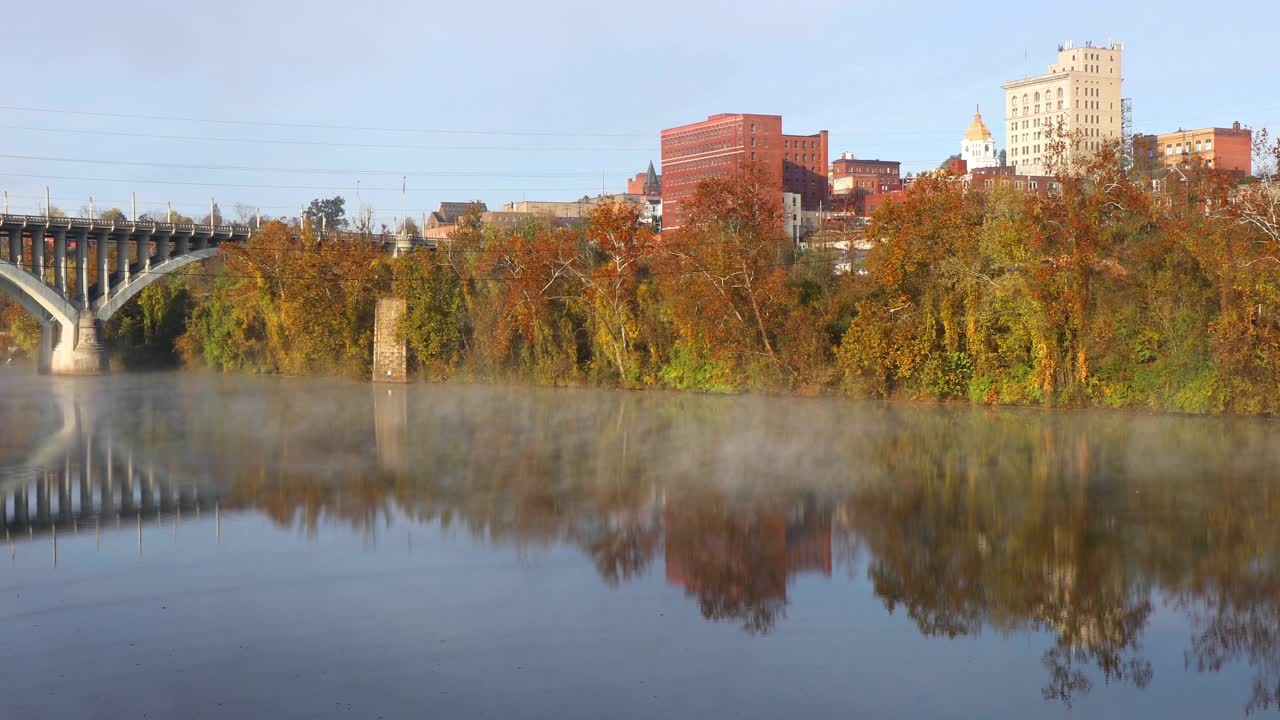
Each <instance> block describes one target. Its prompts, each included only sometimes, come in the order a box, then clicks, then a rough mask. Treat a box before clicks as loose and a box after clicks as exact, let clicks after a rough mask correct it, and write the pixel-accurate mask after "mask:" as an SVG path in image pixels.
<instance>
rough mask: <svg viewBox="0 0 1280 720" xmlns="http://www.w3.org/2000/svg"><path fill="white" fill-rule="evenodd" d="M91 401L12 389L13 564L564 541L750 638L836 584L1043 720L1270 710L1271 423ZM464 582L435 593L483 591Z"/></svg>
mask: <svg viewBox="0 0 1280 720" xmlns="http://www.w3.org/2000/svg"><path fill="white" fill-rule="evenodd" d="M113 380H120V382H118V383H112V384H103V383H74V382H62V381H49V380H47V379H44V380H41V382H44V383H46V384H45V385H40V386H37V387H35V388H34V389H33V390H32V391H31V393H30V394H31V397H28V398H26V399H23V398H22V397H21V395H22V391H21V389H19V388H13V387H10V388H7V390H8V391H10V395H9V396H8V397H10V398H12V399H13V402H11V403H7V404H5V405H4V406H0V427H5V428H7V429H8V432H7V433H6V435H5V436H4V439H3V441H0V442H2V443H3V444H0V492H2V493H3V497H4V499H5V502H4V517H3V522H4V527H5V530H6V532H7V533H8V535H9V537H10V541H11V542H12V543H15V544H17V545H20V544H21V543H24V542H31V541H33V540H40V541H42V542H50V543H52V542H53V538H54V535H55V532H56V534H57V535H58V536H65V534H67V533H74V532H76V531H77V529H78V530H79V531H80V532H81V533H83V532H85V529H86V527H89V526H90V525H92V526H93V527H101V528H102V529H103V531H104V532H106V531H107V530H108V529H111V528H114V527H115V526H116V525H119V526H120V528H121V530H120V532H121V533H125V532H128V529H129V527H130V526H134V527H140V526H143V525H146V524H147V523H149V522H151V521H152V520H153V518H161V519H162V521H164V522H169V521H170V520H172V522H173V523H174V526H175V528H176V524H177V522H178V521H179V519H185V518H187V517H193V516H197V515H198V516H200V517H202V518H207V517H208V514H209V513H213V514H214V515H215V517H219V518H220V516H221V514H224V513H228V512H241V511H244V512H250V511H251V512H256V513H259V514H260V515H261V516H264V517H265V518H268V519H270V521H271V522H272V523H274V525H275V526H276V527H278V528H283V529H287V530H290V531H295V532H294V534H302V535H305V536H306V537H307V538H313V537H315V535H316V534H317V533H318V532H319V531H320V529H326V530H330V531H332V530H336V529H340V528H349V529H351V530H354V531H355V532H356V534H358V535H363V536H364V537H376V534H377V533H385V532H387V531H388V529H389V528H390V527H391V526H392V525H393V524H396V523H402V524H404V525H408V526H409V527H411V528H413V532H414V533H417V528H418V527H420V526H427V527H431V528H437V529H443V530H446V531H447V532H445V533H443V535H444V536H446V537H445V539H443V540H441V542H442V543H455V544H456V545H467V544H469V545H470V546H474V547H467V548H464V549H466V550H468V551H471V550H475V552H476V554H471V555H468V556H467V557H469V558H470V559H472V560H475V559H476V558H477V557H479V554H480V553H481V552H500V551H501V550H500V548H511V547H515V548H519V549H521V550H523V549H525V548H537V547H555V548H571V549H573V551H574V552H576V553H577V554H578V556H579V557H581V558H583V559H585V561H586V562H588V563H590V566H591V567H592V568H593V570H594V573H595V574H596V575H598V577H599V578H600V580H602V581H603V582H604V583H606V584H607V585H609V586H611V587H618V588H621V587H625V586H626V585H627V584H629V583H637V584H641V583H664V584H665V585H666V586H667V587H668V588H670V589H673V590H676V591H677V592H678V593H679V595H677V598H679V597H683V598H685V599H686V600H685V601H686V602H688V603H690V604H692V605H693V606H694V607H696V608H697V611H698V612H699V614H700V615H701V616H702V617H703V618H705V619H707V620H709V621H716V622H725V623H729V624H733V625H737V626H739V627H741V628H743V629H744V630H745V631H746V632H748V633H751V634H753V635H763V634H767V633H772V632H775V631H778V630H780V629H781V627H782V626H783V624H784V621H785V620H786V612H787V610H788V608H789V607H791V606H792V603H794V604H795V605H797V606H800V607H801V608H802V609H803V612H804V613H808V614H809V621H810V622H812V619H813V617H814V613H818V614H821V613H822V612H824V611H825V612H843V611H844V610H836V611H833V610H832V607H831V605H832V604H831V603H826V604H825V606H826V607H825V609H824V608H823V607H822V606H823V605H824V603H822V602H816V603H815V602H813V599H814V597H815V595H822V594H823V593H829V592H831V588H830V586H832V585H835V584H836V583H839V582H860V583H861V586H860V589H861V590H864V591H865V592H866V593H868V594H871V595H874V596H875V599H876V601H877V602H875V603H873V607H874V608H875V612H881V613H884V612H887V613H890V614H895V615H896V618H895V621H902V622H899V623H898V625H897V629H896V630H894V631H895V632H901V631H903V628H907V629H910V630H912V631H913V632H914V633H916V634H918V635H921V636H924V637H929V638H938V639H940V640H941V639H946V640H951V639H957V638H963V637H977V636H981V635H984V634H986V635H987V637H988V639H991V640H993V641H994V642H1004V640H1003V639H1002V638H1003V637H1004V636H1010V635H1012V636H1018V637H1027V638H1031V640H1030V642H1031V643H1033V645H1034V646H1035V648H1036V649H1037V650H1038V651H1042V655H1041V658H1040V663H1041V665H1043V668H1044V673H1045V674H1044V676H1043V677H1042V678H1041V680H1042V682H1043V685H1042V687H1041V688H1040V692H1041V693H1042V694H1043V696H1044V697H1045V698H1047V699H1051V700H1057V701H1060V702H1063V703H1067V704H1070V703H1071V702H1073V701H1075V700H1078V699H1080V698H1082V697H1083V696H1086V695H1088V694H1089V692H1090V689H1091V688H1092V687H1096V686H1098V685H1101V684H1103V683H1106V684H1111V685H1129V686H1132V687H1134V688H1140V689H1147V688H1149V687H1152V686H1153V684H1156V683H1158V682H1160V681H1159V680H1157V679H1156V678H1155V675H1154V673H1155V671H1156V668H1157V667H1160V665H1159V664H1158V663H1157V662H1153V660H1154V661H1162V660H1168V658H1167V657H1165V656H1164V655H1162V653H1163V654H1167V653H1168V652H1169V648H1170V647H1172V648H1174V650H1173V654H1174V655H1176V657H1175V658H1174V663H1175V664H1176V665H1182V664H1183V663H1186V665H1187V667H1190V668H1196V669H1204V670H1209V671H1217V670H1220V669H1222V668H1224V667H1226V666H1229V665H1230V664H1232V663H1236V664H1247V665H1248V666H1250V669H1251V672H1252V673H1253V674H1254V676H1255V679H1254V681H1253V683H1254V684H1253V691H1252V694H1251V695H1250V696H1249V697H1247V698H1242V699H1241V702H1240V704H1244V703H1245V702H1247V703H1248V706H1249V707H1250V708H1252V709H1255V710H1257V709H1269V708H1272V707H1275V706H1276V704H1277V701H1280V557H1278V556H1277V555H1276V553H1275V548H1277V547H1280V523H1276V522H1275V520H1276V518H1278V517H1280V492H1276V488H1277V484H1276V481H1275V476H1274V467H1276V466H1277V465H1278V464H1280V442H1278V441H1277V438H1278V437H1280V427H1278V426H1276V425H1274V424H1272V423H1264V422H1253V421H1250V422H1240V423H1235V422H1228V421H1213V422H1212V423H1210V422H1206V421H1203V420H1197V419H1190V418H1173V417H1157V418H1150V417H1141V416H1127V415H1126V416H1114V415H1108V416H1105V417H1102V416H1093V415H1090V414H1086V413H1079V414H1077V413H1061V414H1057V413H1024V412H1019V411H1011V412H1000V413H992V412H989V411H986V410H970V409H954V408H918V407H911V406H892V407H889V408H883V407H878V406H876V407H872V406H861V405H853V404H838V403H830V404H828V403H821V402H813V403H804V402H801V401H791V400H777V399H760V398H732V399H730V398H700V397H693V396H675V397H673V396H668V395H665V394H650V395H645V394H640V393H596V392H577V391H572V392H570V391H549V390H525V389H511V388H486V387H454V386H445V387H439V386H434V387H432V386H377V387H369V386H367V385H362V384H354V383H347V384H343V383H337V382H333V383H330V384H327V385H325V386H324V389H325V392H324V393H315V392H314V391H313V390H312V385H311V384H310V381H308V383H307V384H303V383H301V382H296V383H295V382H292V381H279V382H277V381H266V380H256V379H252V380H251V379H244V378H240V379H235V380H223V379H217V378H213V379H210V378H203V379H201V378H194V379H193V378H190V377H181V376H164V375H161V376H156V377H154V378H152V377H135V378H113ZM50 398H52V407H47V406H48V405H49V399H50ZM36 399H38V402H39V403H44V405H43V406H41V407H43V408H44V409H42V410H40V411H39V412H37V411H35V410H33V409H32V407H33V404H37V400H36ZM46 410H47V412H46ZM762 410H766V411H767V412H764V411H762ZM798 427H803V428H804V429H805V433H804V434H803V435H797V434H796V431H795V429H796V428H798ZM849 428H857V431H855V432H851V431H849ZM1209 430H1215V431H1216V432H1209ZM789 433H790V434H789ZM796 437H800V439H799V440H794V439H793V438H796ZM778 439H781V440H778ZM19 448H21V449H20V450H19ZM6 453H7V454H6ZM216 525H217V523H216V522H215V526H216ZM297 531H301V532H297ZM397 531H398V532H408V530H405V531H400V528H399V527H397ZM215 533H216V530H215V531H214V532H209V533H207V534H206V535H205V536H204V537H206V538H208V541H210V542H214V541H216V540H217V539H218V538H217V535H216V534H215ZM335 534H336V533H335ZM399 537H404V535H399ZM415 537H417V535H415ZM266 541H267V542H271V541H279V538H278V537H275V538H267V540H266ZM389 545H394V546H395V547H397V548H403V547H404V544H402V543H399V542H397V543H388V544H387V545H384V546H380V547H386V546H389ZM419 546H420V544H419ZM11 547H13V546H11ZM495 548H499V549H495ZM324 549H325V551H326V552H327V551H330V550H332V549H333V545H332V544H328V543H326V545H325V548H324ZM453 549H457V548H456V547H455V548H453ZM42 551H43V550H42ZM187 551H189V549H188V550H187ZM387 554H390V553H387ZM421 554H422V555H426V554H428V553H421ZM461 554H465V553H461ZM381 559H385V558H379V560H381ZM218 561H219V562H222V563H226V565H223V566H222V570H224V571H226V572H229V573H230V574H231V575H232V576H233V577H238V576H237V575H236V573H239V572H242V571H243V568H241V567H237V566H236V565H234V563H235V562H236V559H235V558H230V557H225V556H224V557H222V558H220V559H218ZM104 562H105V560H104ZM351 562H353V563H355V562H363V561H361V560H352V561H351ZM69 564H70V563H67V565H69ZM483 565H486V563H485V562H478V563H477V564H476V565H475V566H474V567H466V568H463V569H461V570H458V569H452V570H446V571H443V572H442V574H441V575H440V576H433V577H432V578H431V582H432V583H438V584H439V585H441V586H444V585H449V584H451V583H457V584H458V585H459V586H460V587H461V586H463V585H466V583H465V582H462V580H463V579H466V578H470V577H471V575H470V574H471V573H475V574H484V573H486V572H489V573H494V572H496V571H494V570H493V567H487V568H486V567H482V566H483ZM535 570H537V571H540V572H547V573H554V572H556V571H557V568H554V567H553V568H545V569H543V568H538V569H535ZM61 572H65V570H64V571H61ZM449 572H454V573H456V574H454V575H449V574H448V573H449ZM68 574H69V573H68ZM411 574H412V573H406V574H404V575H397V576H396V577H397V578H401V577H407V576H409V575H411ZM489 577H490V578H491V579H492V575H490V576H489ZM827 578H830V579H831V580H830V581H829V582H828V581H827V580H826V579H827ZM505 579H506V578H502V579H501V581H505ZM379 582H386V583H388V584H390V585H391V586H393V587H399V586H396V582H398V580H380V581H379ZM494 582H495V583H499V582H500V581H499V580H495V581H494ZM798 587H800V588H802V589H803V590H804V592H800V591H797V588H798ZM343 589H345V590H348V591H349V590H350V588H349V587H347V586H345V585H344V586H343ZM401 589H403V588H401ZM381 590H382V587H381V586H380V587H379V588H378V591H379V592H381ZM344 597H345V596H344ZM815 606H816V607H815ZM644 609H645V610H646V611H647V610H649V609H652V608H650V607H645V608H644ZM847 612H851V613H852V612H867V610H866V609H865V608H863V609H862V610H853V609H849V610H847ZM1162 614H1163V615H1162ZM1153 618H1159V622H1157V621H1155V620H1153ZM827 619H829V618H827ZM635 622H636V623H637V624H641V623H643V622H645V621H643V620H641V619H636V620H635ZM811 627H812V626H811ZM1171 627H1172V628H1174V629H1173V630H1172V631H1170V629H1169V628H1171ZM1148 635H1153V636H1155V637H1157V638H1159V641H1158V642H1153V643H1144V642H1143V639H1144V637H1146V636H1148ZM1175 635H1176V637H1174V636H1175ZM1188 637H1190V638H1191V641H1190V645H1189V646H1187V645H1186V638H1188ZM1149 648H1155V650H1150V649H1149ZM1037 672H1038V671H1037ZM1167 672H1168V671H1166V673H1167ZM1163 682H1164V687H1165V688H1169V687H1171V686H1173V685H1174V684H1175V678H1174V676H1172V675H1167V676H1166V678H1165V679H1164V680H1163Z"/></svg>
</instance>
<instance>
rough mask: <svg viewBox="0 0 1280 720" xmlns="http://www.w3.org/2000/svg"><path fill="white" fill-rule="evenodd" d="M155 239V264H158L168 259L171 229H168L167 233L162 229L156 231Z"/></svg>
mask: <svg viewBox="0 0 1280 720" xmlns="http://www.w3.org/2000/svg"><path fill="white" fill-rule="evenodd" d="M155 239H156V264H157V265H158V264H160V263H162V262H164V261H165V260H168V259H169V243H170V241H172V240H173V231H172V230H170V231H168V232H167V233H166V232H164V231H161V232H158V233H156V235H155Z"/></svg>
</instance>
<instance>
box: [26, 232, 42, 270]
mask: <svg viewBox="0 0 1280 720" xmlns="http://www.w3.org/2000/svg"><path fill="white" fill-rule="evenodd" d="M29 269H30V270H31V272H32V273H34V274H35V276H36V277H38V278H40V282H44V228H36V229H35V230H32V231H31V267H30V268H29Z"/></svg>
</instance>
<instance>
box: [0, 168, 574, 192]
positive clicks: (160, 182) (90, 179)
mask: <svg viewBox="0 0 1280 720" xmlns="http://www.w3.org/2000/svg"><path fill="white" fill-rule="evenodd" d="M0 177H20V178H32V179H37V180H75V181H82V182H113V183H136V184H140V185H186V186H191V187H227V188H255V189H268V190H320V191H324V192H333V191H337V192H347V191H350V190H351V189H352V188H351V187H339V186H336V185H262V184H254V183H225V182H223V183H211V182H192V181H188V180H144V179H130V178H101V177H81V176H75V175H39V174H36V173H11V172H0ZM361 189H362V190H395V191H399V190H400V187H399V186H396V187H371V186H364V185H362V186H361ZM412 190H413V191H414V192H520V191H522V190H537V191H539V192H578V191H579V190H581V186H579V187H577V188H563V187H560V188H548V187H528V186H525V187H447V188H439V187H434V188H424V187H414V188H412Z"/></svg>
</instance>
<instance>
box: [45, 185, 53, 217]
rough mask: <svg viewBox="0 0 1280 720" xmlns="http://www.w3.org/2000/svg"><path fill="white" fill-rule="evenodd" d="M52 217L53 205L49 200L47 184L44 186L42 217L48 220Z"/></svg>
mask: <svg viewBox="0 0 1280 720" xmlns="http://www.w3.org/2000/svg"><path fill="white" fill-rule="evenodd" d="M51 217H53V205H52V204H51V202H50V200H49V186H48V185H45V186H44V219H45V220H48V219H49V218H51Z"/></svg>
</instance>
